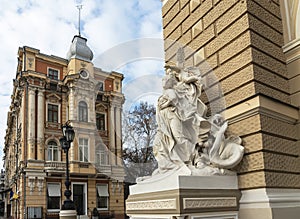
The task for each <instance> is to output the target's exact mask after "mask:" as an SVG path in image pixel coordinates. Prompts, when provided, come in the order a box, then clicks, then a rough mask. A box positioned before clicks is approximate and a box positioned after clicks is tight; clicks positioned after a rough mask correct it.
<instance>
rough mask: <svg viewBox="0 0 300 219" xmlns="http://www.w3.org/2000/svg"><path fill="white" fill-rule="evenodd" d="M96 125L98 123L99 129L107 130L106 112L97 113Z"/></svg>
mask: <svg viewBox="0 0 300 219" xmlns="http://www.w3.org/2000/svg"><path fill="white" fill-rule="evenodd" d="M96 125H97V129H98V130H100V131H105V130H106V124H105V114H103V113H96Z"/></svg>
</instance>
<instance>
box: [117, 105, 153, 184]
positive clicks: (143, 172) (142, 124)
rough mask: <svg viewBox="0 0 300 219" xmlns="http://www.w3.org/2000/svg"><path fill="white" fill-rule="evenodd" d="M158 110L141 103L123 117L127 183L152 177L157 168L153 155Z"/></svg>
mask: <svg viewBox="0 0 300 219" xmlns="http://www.w3.org/2000/svg"><path fill="white" fill-rule="evenodd" d="M155 114H156V109H155V106H154V105H152V104H148V103H147V102H141V103H140V104H139V105H137V106H135V107H134V109H133V110H132V111H130V112H125V114H124V117H123V126H122V128H123V161H124V166H125V171H126V178H125V181H126V182H127V183H130V184H132V183H135V181H136V178H137V177H141V176H147V175H151V174H152V172H153V170H154V169H156V167H157V162H156V160H155V158H154V155H153V149H152V145H153V140H154V137H155V134H156V128H157V125H156V120H155Z"/></svg>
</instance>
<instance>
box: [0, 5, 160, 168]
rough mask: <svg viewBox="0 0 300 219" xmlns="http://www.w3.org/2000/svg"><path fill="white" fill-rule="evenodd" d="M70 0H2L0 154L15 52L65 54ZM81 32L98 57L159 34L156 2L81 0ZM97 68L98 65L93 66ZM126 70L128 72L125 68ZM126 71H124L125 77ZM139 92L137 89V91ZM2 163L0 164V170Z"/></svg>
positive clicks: (152, 67) (151, 67)
mask: <svg viewBox="0 0 300 219" xmlns="http://www.w3.org/2000/svg"><path fill="white" fill-rule="evenodd" d="M76 2H77V1H76V0H18V1H11V0H2V1H1V5H2V6H4V7H5V9H4V10H1V11H0V26H1V32H0V42H1V53H0V54H1V58H0V66H1V70H0V81H1V84H0V103H1V105H0V110H1V112H2V113H3V114H2V116H1V117H0V129H1V130H0V151H1V152H0V155H1V153H2V147H3V144H4V134H5V129H6V115H7V113H6V112H7V110H8V107H9V105H10V95H11V92H12V80H13V78H14V77H15V75H16V68H17V51H18V48H19V47H22V46H25V45H26V46H30V47H34V48H36V49H39V50H40V51H41V52H42V53H45V54H53V55H57V56H60V57H65V56H66V53H67V51H68V49H69V46H70V44H71V41H72V39H73V36H74V35H76V34H77V33H78V30H77V25H78V20H77V19H78V11H77V8H76V6H75V5H76ZM82 4H83V9H82V11H81V12H82V13H81V17H82V30H81V33H82V36H83V37H86V38H87V39H88V45H89V46H90V48H91V49H92V50H93V52H94V57H97V56H99V55H100V54H102V53H103V52H104V51H106V50H107V49H109V48H111V47H114V46H116V45H118V44H120V43H124V42H126V41H130V40H133V39H137V38H141V37H156V38H157V37H158V38H162V30H161V14H160V13H161V12H160V11H161V1H160V0H83V1H82ZM161 66H163V64H158V63H156V64H153V63H152V64H150V63H148V62H146V63H144V64H142V62H140V63H139V64H135V65H132V66H129V67H128V68H126V67H124V69H123V70H124V72H123V73H124V74H125V77H128V78H134V77H140V73H141V72H143V74H155V72H156V71H159V70H161V69H160V68H161ZM97 67H100V68H101V66H97ZM127 70H128V71H127ZM129 73H130V75H129ZM139 92H143V91H139ZM1 167H2V164H1V162H0V168H1Z"/></svg>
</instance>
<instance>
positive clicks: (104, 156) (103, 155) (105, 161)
mask: <svg viewBox="0 0 300 219" xmlns="http://www.w3.org/2000/svg"><path fill="white" fill-rule="evenodd" d="M98 155H99V164H100V165H109V157H108V156H109V155H108V152H107V151H100V152H99V153H98Z"/></svg>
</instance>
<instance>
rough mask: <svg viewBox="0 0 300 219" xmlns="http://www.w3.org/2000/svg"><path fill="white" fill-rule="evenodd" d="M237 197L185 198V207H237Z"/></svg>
mask: <svg viewBox="0 0 300 219" xmlns="http://www.w3.org/2000/svg"><path fill="white" fill-rule="evenodd" d="M236 206H237V201H236V197H216V198H184V199H183V209H196V208H224V207H236Z"/></svg>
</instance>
